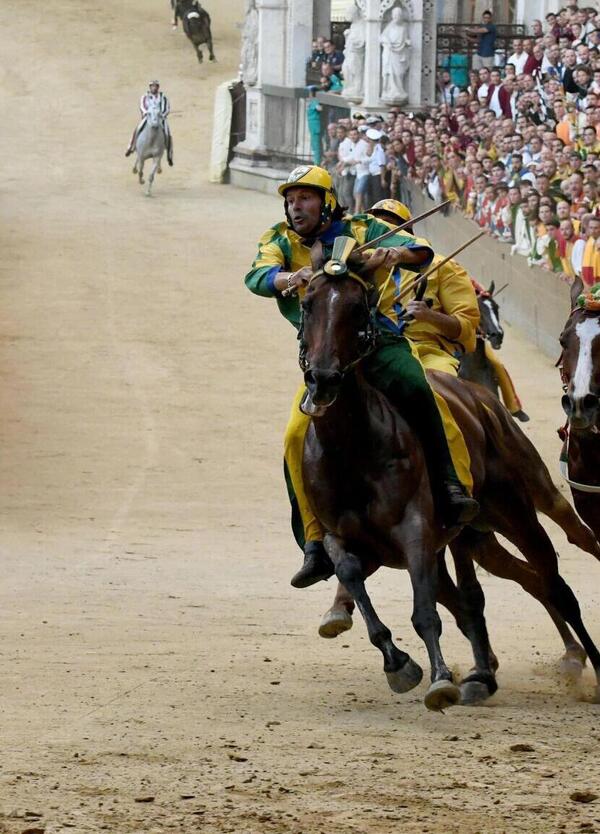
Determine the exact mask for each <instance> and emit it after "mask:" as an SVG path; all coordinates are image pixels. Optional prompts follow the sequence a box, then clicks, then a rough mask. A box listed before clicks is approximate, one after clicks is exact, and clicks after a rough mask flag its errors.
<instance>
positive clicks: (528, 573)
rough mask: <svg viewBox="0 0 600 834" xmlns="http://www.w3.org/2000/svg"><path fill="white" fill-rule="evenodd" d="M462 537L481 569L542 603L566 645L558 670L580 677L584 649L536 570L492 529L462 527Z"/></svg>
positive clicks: (572, 676) (569, 675) (584, 655)
mask: <svg viewBox="0 0 600 834" xmlns="http://www.w3.org/2000/svg"><path fill="white" fill-rule="evenodd" d="M461 537H465V538H466V537H468V540H469V541H470V542H471V543H472V546H473V547H472V553H473V558H474V559H475V560H476V561H477V562H478V563H479V564H480V565H481V567H482V568H484V570H487V571H488V572H489V573H492V574H493V575H494V576H498V577H500V578H501V579H510V580H511V581H512V582H516V583H518V584H519V585H520V586H521V587H522V588H523V590H524V591H527V593H528V594H531V596H532V597H533V598H534V599H537V600H538V602H540V603H541V604H542V605H543V606H544V608H545V609H546V611H547V612H548V614H549V615H550V617H551V619H552V622H553V623H554V625H555V626H556V628H557V630H558V633H559V634H560V636H561V638H562V641H563V643H564V646H565V654H564V655H563V657H562V659H561V664H560V668H561V671H562V672H563V673H564V674H566V675H567V676H568V677H570V678H577V677H579V676H580V675H581V673H582V671H583V667H584V664H585V658H586V654H585V651H584V650H583V649H582V647H581V646H580V645H579V643H578V642H577V640H575V638H574V637H573V635H572V633H571V631H570V629H569V627H568V625H567V624H566V622H565V621H564V619H563V618H562V617H561V616H560V614H559V613H558V611H556V609H555V608H554V607H553V606H552V605H551V604H550V602H549V601H548V597H547V596H546V594H545V592H544V588H543V583H542V581H541V579H540V577H539V575H538V574H537V573H536V571H535V570H533V568H531V567H530V565H528V564H526V563H525V562H523V561H521V560H520V559H517V558H516V557H515V556H513V555H512V553H509V552H508V550H506V548H505V547H503V546H502V545H501V544H500V542H499V541H498V539H497V538H496V537H495V536H494V535H493V534H492V533H478V532H476V531H475V530H471V529H467V530H463V532H462V533H461Z"/></svg>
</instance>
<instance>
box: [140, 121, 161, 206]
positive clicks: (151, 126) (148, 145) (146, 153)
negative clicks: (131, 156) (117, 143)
mask: <svg viewBox="0 0 600 834" xmlns="http://www.w3.org/2000/svg"><path fill="white" fill-rule="evenodd" d="M164 122H165V120H164V117H163V116H162V115H161V112H160V110H159V109H158V108H157V107H153V108H152V109H150V110H149V111H148V115H147V117H146V124H145V125H144V128H143V130H142V131H141V133H140V134H139V136H138V137H137V139H136V142H135V151H136V153H137V159H136V161H135V165H134V166H133V173H134V174H137V175H138V178H139V182H140V185H142V184H143V182H144V162H145V161H146V160H147V159H153V160H154V167H153V168H152V171H151V173H150V176H149V177H148V187H147V188H146V194H147V195H148V197H151V196H152V183H153V182H154V177H155V176H156V174H157V173H159V174H160V173H162V168H161V166H160V162H161V159H162V155H163V154H164V152H165V147H166V143H165V124H164Z"/></svg>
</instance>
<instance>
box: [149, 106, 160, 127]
mask: <svg viewBox="0 0 600 834" xmlns="http://www.w3.org/2000/svg"><path fill="white" fill-rule="evenodd" d="M147 118H148V125H149V126H150V127H154V128H159V127H161V126H162V123H163V116H162V113H161V112H160V107H151V108H150V109H149V110H148V117H147Z"/></svg>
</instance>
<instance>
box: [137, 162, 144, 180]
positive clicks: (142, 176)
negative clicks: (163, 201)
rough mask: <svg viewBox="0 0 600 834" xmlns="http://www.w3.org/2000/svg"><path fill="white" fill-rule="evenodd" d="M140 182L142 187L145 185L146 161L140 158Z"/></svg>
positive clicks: (138, 164)
mask: <svg viewBox="0 0 600 834" xmlns="http://www.w3.org/2000/svg"><path fill="white" fill-rule="evenodd" d="M137 166H138V182H139V184H140V185H143V184H144V160H143V159H139V158H138V163H137Z"/></svg>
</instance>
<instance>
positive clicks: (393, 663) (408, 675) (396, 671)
mask: <svg viewBox="0 0 600 834" xmlns="http://www.w3.org/2000/svg"><path fill="white" fill-rule="evenodd" d="M324 544H325V549H326V550H327V553H328V555H329V558H330V559H331V561H332V562H333V564H334V567H335V573H336V576H337V578H338V579H339V581H340V582H341V583H342V585H343V586H344V587H345V588H347V590H348V591H349V592H350V594H351V595H352V597H353V599H354V601H355V602H356V604H357V605H358V608H359V611H360V613H361V614H362V615H363V618H364V621H365V623H366V626H367V631H368V634H369V640H370V641H371V643H373V645H374V646H377V648H378V649H379V651H380V652H381V653H382V655H383V671H384V672H385V674H386V677H387V680H388V684H389V686H390V689H392V690H393V691H394V692H408V691H409V690H410V689H413V688H414V687H415V686H417V684H419V683H420V682H421V678H422V677H423V670H422V669H421V667H420V666H418V665H417V664H416V663H415V662H414V661H413V660H412V659H411V658H410V657H409V655H407V654H406V652H402V651H400V649H398V648H397V647H396V646H395V645H394V643H393V641H392V633H391V631H390V630H389V628H388V627H387V626H386V625H384V624H383V623H382V622H381V620H380V619H379V617H378V616H377V612H376V611H375V609H374V608H373V603H372V602H371V600H370V598H369V595H368V594H367V590H366V588H365V573H364V571H363V568H362V565H361V562H360V559H359V558H358V557H357V556H355V555H354V554H353V553H348V551H347V550H346V549H345V547H344V544H343V542H342V541H341V539H339V538H338V537H337V536H333V535H331V534H330V533H328V534H327V535H326V536H325V541H324Z"/></svg>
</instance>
